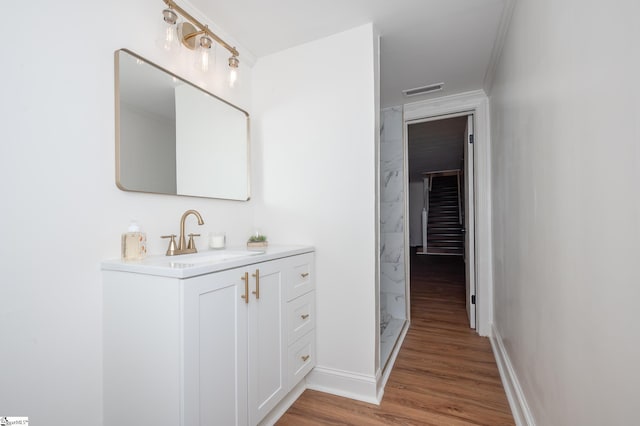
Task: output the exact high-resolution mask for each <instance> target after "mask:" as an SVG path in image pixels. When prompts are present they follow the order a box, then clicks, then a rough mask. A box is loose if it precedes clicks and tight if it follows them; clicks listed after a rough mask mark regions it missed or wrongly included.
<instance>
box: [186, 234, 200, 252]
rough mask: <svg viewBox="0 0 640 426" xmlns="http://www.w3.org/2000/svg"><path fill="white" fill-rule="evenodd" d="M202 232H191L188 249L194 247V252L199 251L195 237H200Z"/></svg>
mask: <svg viewBox="0 0 640 426" xmlns="http://www.w3.org/2000/svg"><path fill="white" fill-rule="evenodd" d="M199 236H200V234H189V242H188V243H187V250H189V249H193V250H194V253H197V252H198V250H197V249H196V243H195V241H193V237H199Z"/></svg>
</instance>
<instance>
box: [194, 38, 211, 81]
mask: <svg viewBox="0 0 640 426" xmlns="http://www.w3.org/2000/svg"><path fill="white" fill-rule="evenodd" d="M212 46H213V40H211V38H210V37H209V36H208V35H206V34H203V35H201V36H200V41H199V42H198V57H197V59H196V64H197V66H198V67H199V68H200V69H201V70H202V72H207V71H209V62H210V61H211V54H210V53H209V51H210V50H211V47H212ZM214 52H215V51H214ZM213 58H214V60H215V53H214V56H213Z"/></svg>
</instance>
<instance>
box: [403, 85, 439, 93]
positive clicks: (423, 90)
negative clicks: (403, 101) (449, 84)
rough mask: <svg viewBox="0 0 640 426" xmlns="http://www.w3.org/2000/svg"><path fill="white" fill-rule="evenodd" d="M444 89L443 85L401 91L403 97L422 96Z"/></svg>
mask: <svg viewBox="0 0 640 426" xmlns="http://www.w3.org/2000/svg"><path fill="white" fill-rule="evenodd" d="M443 88H444V83H438V84H430V85H428V86H422V87H415V88H413V89H406V90H403V91H402V93H404V95H405V96H417V95H424V94H425V93H431V92H437V91H440V90H442V89H443Z"/></svg>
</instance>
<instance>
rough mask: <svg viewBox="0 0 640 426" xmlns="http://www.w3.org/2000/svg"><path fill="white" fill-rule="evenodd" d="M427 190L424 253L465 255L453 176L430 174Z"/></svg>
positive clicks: (456, 185)
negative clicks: (425, 246) (429, 185)
mask: <svg viewBox="0 0 640 426" xmlns="http://www.w3.org/2000/svg"><path fill="white" fill-rule="evenodd" d="M432 179H433V181H432V183H431V191H430V193H429V214H428V221H427V254H450V255H460V256H462V255H464V233H463V232H462V228H463V225H462V224H461V223H460V218H461V217H462V216H461V212H460V206H459V204H458V203H459V199H458V180H457V177H456V176H442V177H433V178H432Z"/></svg>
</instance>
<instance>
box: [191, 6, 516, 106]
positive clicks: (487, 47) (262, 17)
mask: <svg viewBox="0 0 640 426" xmlns="http://www.w3.org/2000/svg"><path fill="white" fill-rule="evenodd" d="M508 1H510V0H322V1H317V0H315V1H311V0H269V1H264V0H191V3H192V4H193V5H194V6H195V7H197V8H198V9H199V10H200V11H202V12H203V13H204V14H205V15H206V16H207V17H208V18H209V19H211V21H213V22H215V24H216V25H217V26H218V27H220V28H221V29H222V30H223V31H225V32H226V33H228V34H231V35H232V36H233V38H234V39H235V40H237V41H238V43H240V44H241V45H242V46H244V47H245V48H246V49H249V50H250V52H251V53H252V54H253V55H255V56H256V57H258V59H259V58H260V57H261V56H265V55H269V54H271V53H274V52H277V51H280V50H283V49H286V48H289V47H292V46H296V45H299V44H302V43H306V42H309V41H312V40H316V39H319V38H322V37H326V36H329V35H331V34H335V33H337V32H340V31H344V30H347V29H350V28H354V27H356V26H359V25H363V24H365V23H368V22H373V24H374V25H375V27H376V28H377V29H378V31H379V32H380V34H381V36H382V40H381V103H382V106H383V107H385V106H392V105H399V104H404V103H408V102H413V101H417V100H421V99H426V98H429V97H437V96H443V95H447V94H452V93H460V92H465V91H469V90H475V89H480V88H482V86H483V80H484V78H485V74H486V73H487V69H488V68H489V66H490V61H491V58H492V51H493V48H494V45H495V44H496V40H497V36H498V33H499V31H498V30H499V27H500V21H501V16H502V12H503V9H504V7H505V5H506V3H507V2H508ZM240 54H241V55H242V52H240ZM327 60H331V58H327ZM441 82H444V84H445V86H444V90H443V91H440V92H436V93H434V94H431V95H422V96H416V97H412V98H406V97H404V95H403V94H402V92H401V91H402V90H403V89H411V88H414V87H419V86H425V85H429V84H433V83H441Z"/></svg>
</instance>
